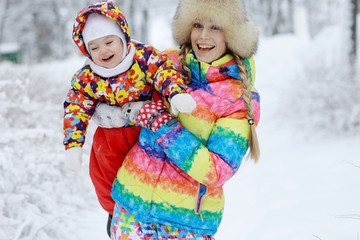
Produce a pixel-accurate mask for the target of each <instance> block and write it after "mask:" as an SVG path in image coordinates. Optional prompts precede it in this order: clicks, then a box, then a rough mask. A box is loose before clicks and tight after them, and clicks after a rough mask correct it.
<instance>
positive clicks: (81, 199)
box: [0, 28, 360, 240]
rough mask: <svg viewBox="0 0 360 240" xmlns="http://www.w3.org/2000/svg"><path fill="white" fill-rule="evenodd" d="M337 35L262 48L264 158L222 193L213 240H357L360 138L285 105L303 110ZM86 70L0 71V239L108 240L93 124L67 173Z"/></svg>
mask: <svg viewBox="0 0 360 240" xmlns="http://www.w3.org/2000/svg"><path fill="white" fill-rule="evenodd" d="M338 30H339V29H338V28H337V29H333V30H331V29H327V30H326V31H324V32H323V33H322V34H323V35H320V36H322V37H319V38H317V39H316V40H313V41H311V42H309V41H308V40H304V39H303V38H301V37H296V36H294V35H280V36H276V37H272V38H262V39H261V41H260V45H259V50H258V53H257V55H256V56H255V61H256V66H257V69H256V75H257V76H256V87H257V89H258V91H259V92H260V95H261V98H262V99H261V100H262V102H261V104H262V105H261V106H262V115H261V121H260V124H259V126H258V128H257V132H258V138H259V141H260V147H261V158H260V161H259V163H257V164H253V162H252V161H250V160H244V162H243V164H242V166H241V168H240V169H239V172H238V173H237V174H236V175H235V177H233V178H232V179H231V180H230V181H229V182H228V183H227V184H226V185H225V197H226V204H225V211H224V217H223V220H222V223H221V225H220V228H219V231H218V233H217V234H216V235H215V237H216V240H225V239H248V240H264V239H266V240H289V239H291V240H307V239H326V240H339V239H359V233H360V219H359V218H360V212H359V211H360V210H359V205H358V203H359V202H360V193H359V189H358V188H359V183H360V159H359V156H360V148H359V143H360V135H359V134H352V135H351V134H350V135H349V134H341V132H336V133H335V134H333V135H331V134H327V133H326V131H328V130H327V129H326V128H325V129H320V128H319V129H318V131H315V130H314V129H311V130H309V129H308V128H299V125H298V124H297V119H295V118H294V117H293V115H292V114H290V113H289V112H290V109H287V107H288V105H287V103H289V102H291V104H293V105H292V107H293V108H294V109H297V108H300V103H297V102H296V101H290V98H291V96H292V93H293V91H294V88H296V87H297V85H296V84H295V83H296V82H297V81H299V79H301V78H300V77H299V76H302V72H303V70H304V68H305V66H306V64H308V62H309V61H312V56H318V55H323V54H324V52H325V53H328V55H326V60H329V59H327V57H328V58H336V55H337V54H336V48H335V50H334V48H333V47H334V46H338V44H339V41H340V38H337V37H336V36H334V34H335V33H336V32H338ZM155 46H156V45H155ZM332 50H334V51H335V52H334V51H332ZM306 53H309V54H306ZM83 61H84V59H82V58H77V57H73V58H70V59H67V60H64V61H53V62H47V63H42V64H34V65H13V64H11V63H5V62H4V63H0V101H1V103H2V104H1V107H0V113H1V115H0V122H1V125H0V132H1V135H0V216H1V217H0V239H22V240H27V239H37V240H47V239H66V240H71V239H74V240H75V239H107V235H106V221H107V214H106V213H105V211H104V210H102V209H101V207H100V206H99V204H98V202H97V198H96V195H95V192H94V189H93V186H92V183H91V180H90V178H89V174H88V159H89V151H90V147H91V140H92V135H93V133H94V130H95V128H96V126H94V124H93V123H91V124H90V127H89V131H88V135H87V140H86V144H85V147H84V156H83V168H82V170H81V172H79V173H78V174H76V175H71V174H70V173H68V172H66V171H65V168H64V159H63V156H64V150H63V146H62V114H63V109H62V102H63V100H64V97H65V95H66V91H67V89H68V87H69V84H70V79H71V76H72V74H73V73H74V72H75V70H77V69H78V68H79V67H80V66H81V65H82V64H83ZM330 62H331V61H330ZM313 64H315V65H316V64H319V65H320V64H322V62H321V61H313ZM328 87H330V86H328ZM285 93H286V94H285ZM304 104H311V102H307V101H305V102H304ZM309 118H310V117H309ZM316 118H317V117H316ZM306 120H307V121H308V120H309V119H306ZM310 120H311V119H310ZM315 120H317V119H315ZM322 121H323V122H325V123H326V122H327V121H330V119H326V118H323V119H322ZM310 124H311V121H310Z"/></svg>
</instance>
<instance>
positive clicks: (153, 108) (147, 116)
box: [136, 100, 177, 132]
mask: <svg viewBox="0 0 360 240" xmlns="http://www.w3.org/2000/svg"><path fill="white" fill-rule="evenodd" d="M170 120H172V121H174V123H175V122H177V120H176V118H173V117H172V116H171V115H170V113H169V111H168V110H167V108H166V106H165V104H164V102H163V101H162V100H159V101H157V102H148V103H146V104H144V106H143V107H142V108H141V109H140V111H139V114H138V115H137V118H136V122H137V123H138V124H140V126H142V127H145V128H147V129H149V130H151V131H153V132H156V131H157V130H158V129H159V128H160V127H161V126H162V125H164V124H165V123H167V122H168V121H170Z"/></svg>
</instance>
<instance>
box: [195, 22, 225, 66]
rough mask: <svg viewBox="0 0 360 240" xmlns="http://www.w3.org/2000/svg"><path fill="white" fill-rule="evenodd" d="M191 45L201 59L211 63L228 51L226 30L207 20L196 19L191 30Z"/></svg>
mask: <svg viewBox="0 0 360 240" xmlns="http://www.w3.org/2000/svg"><path fill="white" fill-rule="evenodd" d="M191 46H192V48H193V50H194V52H195V56H196V58H197V59H198V60H199V61H202V62H206V63H211V62H213V61H215V60H217V59H219V58H220V57H221V56H222V55H224V53H225V51H226V42H225V33H224V31H223V30H222V29H221V28H219V27H217V26H216V25H214V24H213V23H211V22H210V21H207V20H195V21H194V23H193V27H192V30H191Z"/></svg>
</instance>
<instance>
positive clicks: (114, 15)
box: [72, 1, 131, 59]
mask: <svg viewBox="0 0 360 240" xmlns="http://www.w3.org/2000/svg"><path fill="white" fill-rule="evenodd" d="M91 13H99V14H102V15H104V16H106V17H109V18H110V19H112V20H114V21H116V22H117V24H118V25H119V27H120V28H121V30H122V32H123V33H124V35H125V39H126V41H127V50H128V51H127V52H128V53H129V52H130V48H131V38H130V31H129V26H128V24H127V22H126V19H125V16H124V15H123V14H122V12H121V11H120V10H119V8H118V7H117V6H116V5H115V4H114V3H112V2H110V1H109V2H98V3H94V4H91V5H89V6H87V7H86V8H84V9H83V10H81V11H80V12H79V13H78V16H77V18H76V19H75V23H74V27H73V33H72V35H73V40H74V42H75V44H76V46H77V47H78V48H79V49H80V51H81V52H82V54H83V55H84V56H87V57H88V58H90V59H91V56H90V54H89V53H88V52H87V51H86V48H85V43H84V40H83V36H82V31H83V29H84V26H85V23H86V20H87V18H88V16H89V14H91Z"/></svg>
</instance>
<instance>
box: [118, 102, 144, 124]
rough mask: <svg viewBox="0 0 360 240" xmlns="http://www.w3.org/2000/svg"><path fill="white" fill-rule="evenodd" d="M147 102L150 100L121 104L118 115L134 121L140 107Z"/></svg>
mask: <svg viewBox="0 0 360 240" xmlns="http://www.w3.org/2000/svg"><path fill="white" fill-rule="evenodd" d="M148 102H150V101H137V102H127V103H125V104H124V105H122V106H121V108H122V109H121V112H120V116H121V117H122V118H125V119H129V120H130V121H132V122H136V117H137V115H138V114H139V111H140V109H141V108H142V106H143V105H144V104H145V103H148Z"/></svg>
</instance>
